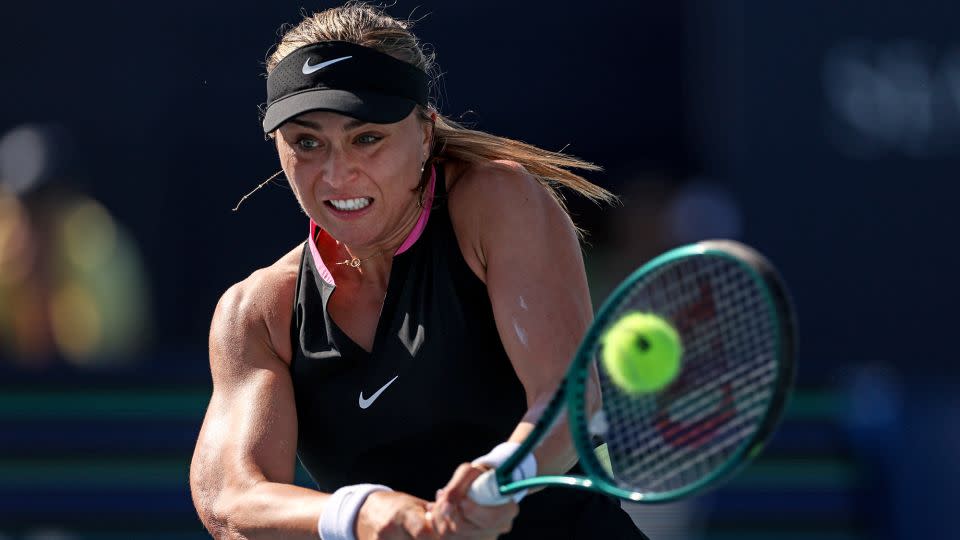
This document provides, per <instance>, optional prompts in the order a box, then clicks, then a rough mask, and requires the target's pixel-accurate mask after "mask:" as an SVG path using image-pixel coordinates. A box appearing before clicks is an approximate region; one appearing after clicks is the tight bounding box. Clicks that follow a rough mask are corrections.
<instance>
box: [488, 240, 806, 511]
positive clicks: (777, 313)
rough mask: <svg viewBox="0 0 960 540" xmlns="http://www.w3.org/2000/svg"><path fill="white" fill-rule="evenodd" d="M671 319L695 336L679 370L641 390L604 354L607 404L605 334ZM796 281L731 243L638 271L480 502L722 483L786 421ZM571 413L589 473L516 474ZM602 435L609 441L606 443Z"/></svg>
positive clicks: (703, 246) (661, 494) (656, 494)
mask: <svg viewBox="0 0 960 540" xmlns="http://www.w3.org/2000/svg"><path fill="white" fill-rule="evenodd" d="M633 312H643V313H653V314H655V315H657V316H659V317H660V318H662V319H665V320H666V321H668V322H670V323H671V324H672V325H673V327H674V328H675V329H676V330H677V332H678V334H679V336H680V338H681V342H682V344H683V350H684V353H683V358H682V359H681V367H680V372H679V373H678V375H677V377H676V378H674V379H673V380H672V382H670V383H669V384H667V385H666V386H665V387H663V388H661V389H660V390H657V391H654V392H650V393H644V394H640V395H637V394H631V393H628V392H626V391H624V390H622V389H621V388H620V387H619V386H618V385H617V384H615V383H614V382H613V380H612V379H611V378H610V376H609V375H607V373H606V371H605V370H604V368H603V364H602V362H599V365H598V370H599V374H600V389H601V393H602V396H603V404H602V407H601V408H600V409H599V410H598V411H596V412H595V413H593V414H588V411H587V405H586V391H585V390H586V384H587V379H588V376H589V372H590V367H591V366H592V365H593V364H594V363H595V362H598V360H599V355H600V350H601V347H602V344H601V338H602V337H603V335H604V334H605V332H606V330H607V329H608V328H609V327H610V326H611V325H613V324H615V323H616V322H617V321H618V320H619V319H620V318H621V317H623V316H624V315H626V314H628V313H633ZM794 324H795V323H794V315H793V309H792V307H791V303H790V299H789V297H788V293H787V290H786V287H785V286H784V284H783V282H782V281H781V279H780V277H779V276H778V274H777V272H776V270H775V269H774V268H773V266H772V265H771V264H770V263H769V262H767V260H766V259H765V258H764V257H763V256H761V255H760V254H759V253H757V252H756V251H754V250H753V249H751V248H749V247H747V246H745V245H743V244H740V243H737V242H733V241H729V240H713V241H705V242H699V243H695V244H691V245H687V246H684V247H680V248H677V249H674V250H671V251H669V252H667V253H665V254H663V255H660V256H659V257H657V258H655V259H653V260H652V261H650V262H649V263H647V264H646V265H644V266H642V267H641V268H639V269H638V270H637V271H635V272H634V273H633V274H632V275H630V277H628V278H627V279H626V281H624V282H623V283H622V284H620V285H619V286H618V287H617V289H616V290H615V291H614V292H613V294H611V295H610V297H609V298H608V299H607V300H606V301H605V303H604V304H603V306H602V307H601V308H600V310H599V311H598V312H597V315H596V318H595V320H594V322H593V324H592V325H591V326H590V328H589V329H588V330H587V333H586V336H585V337H584V339H583V342H582V343H581V344H580V347H579V348H578V350H577V353H576V355H575V356H574V358H573V362H572V363H571V365H570V368H569V370H568V371H567V373H566V375H565V377H564V380H563V382H562V383H561V385H560V388H559V389H558V390H557V393H556V394H555V395H554V396H553V398H552V399H551V401H550V403H549V404H548V406H547V408H546V409H545V411H544V413H543V415H542V416H541V417H540V420H539V421H538V422H537V424H536V425H535V427H534V429H533V430H532V432H531V433H530V435H529V436H528V437H527V439H526V440H524V441H523V442H522V443H521V445H520V447H519V448H518V449H517V450H516V451H515V452H514V453H513V454H512V455H511V456H510V457H509V458H507V460H506V461H505V462H504V463H503V464H502V465H501V466H500V467H497V468H496V469H493V470H490V471H487V472H485V473H484V474H483V475H481V476H480V477H478V478H477V479H476V480H475V481H474V483H473V484H472V486H471V489H470V492H469V493H470V497H471V498H472V499H473V500H475V501H476V502H478V503H480V504H487V505H493V504H503V503H504V502H506V501H507V500H509V499H508V498H507V496H508V495H510V494H512V493H515V492H517V491H520V490H524V489H529V488H533V487H538V486H565V487H573V488H581V489H588V490H593V491H599V492H602V493H605V494H608V495H612V496H615V497H619V498H621V499H625V500H630V501H637V502H649V503H657V502H668V501H674V500H678V499H681V498H685V497H689V496H691V495H694V494H696V493H700V492H702V491H703V490H705V489H707V488H709V487H712V486H716V485H717V484H718V483H720V482H721V481H722V480H724V479H726V478H729V477H730V476H731V475H733V473H734V472H736V471H737V470H738V469H740V468H741V467H743V466H744V465H745V464H746V463H748V462H749V461H750V460H751V459H752V458H754V457H755V456H756V455H757V454H758V453H759V452H760V451H761V449H762V448H763V446H764V444H765V443H766V441H767V440H768V439H769V438H770V435H771V434H772V433H773V431H774V429H775V428H776V426H777V423H778V422H779V420H780V417H781V414H782V412H783V409H784V405H785V403H786V401H787V399H788V396H789V394H790V391H791V388H792V385H793V378H794V358H795V341H796V330H795V326H794ZM564 410H566V412H567V418H568V421H569V424H570V433H571V435H572V437H573V443H574V446H575V448H576V451H577V454H578V457H579V460H580V465H581V467H582V469H583V471H584V472H585V476H537V477H532V478H527V479H524V480H520V481H512V478H513V474H512V473H513V470H514V468H515V467H517V466H518V464H519V463H520V462H521V461H522V460H523V458H524V457H526V456H527V455H528V454H530V453H531V452H533V450H534V449H535V448H536V447H537V445H538V443H539V442H540V441H541V439H542V438H543V437H544V436H545V435H546V434H547V433H548V432H549V431H550V429H551V427H552V426H553V425H554V423H555V422H557V421H559V418H560V415H561V413H562V412H563V411H564ZM598 438H602V439H603V440H604V441H605V446H601V447H599V448H597V449H595V446H596V444H595V441H596V440H597V439H598Z"/></svg>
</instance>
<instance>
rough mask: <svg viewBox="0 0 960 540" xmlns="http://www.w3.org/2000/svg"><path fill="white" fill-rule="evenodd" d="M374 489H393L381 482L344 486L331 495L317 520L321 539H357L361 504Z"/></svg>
mask: <svg viewBox="0 0 960 540" xmlns="http://www.w3.org/2000/svg"><path fill="white" fill-rule="evenodd" d="M374 491H393V490H392V489H390V488H388V487H387V486H381V485H379V484H356V485H353V486H344V487H342V488H340V489H338V490H336V491H334V492H333V494H332V495H330V498H329V499H327V503H326V504H325V505H324V507H323V513H321V514H320V519H319V520H318V521H317V532H319V533H320V538H321V540H357V536H356V534H354V531H353V528H354V525H355V524H356V522H357V514H359V513H360V506H362V505H363V502H364V501H366V500H367V496H368V495H370V494H371V493H373V492H374Z"/></svg>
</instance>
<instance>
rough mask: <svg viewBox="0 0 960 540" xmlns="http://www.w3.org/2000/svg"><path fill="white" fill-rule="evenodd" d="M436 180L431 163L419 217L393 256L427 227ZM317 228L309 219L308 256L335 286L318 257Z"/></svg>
mask: <svg viewBox="0 0 960 540" xmlns="http://www.w3.org/2000/svg"><path fill="white" fill-rule="evenodd" d="M436 182H437V168H436V167H435V166H434V165H431V166H430V180H429V181H427V189H426V190H425V192H424V196H423V210H421V211H420V217H419V218H418V219H417V223H416V225H414V226H413V230H411V231H410V234H408V235H407V238H406V239H404V241H403V243H402V244H400V247H399V248H397V251H396V252H395V253H394V254H393V255H394V257H396V256H397V255H400V254H401V253H404V252H406V251H407V250H409V249H410V248H411V247H413V245H414V244H415V243H416V242H417V240H419V239H420V236H422V235H423V231H424V229H426V228H427V221H429V220H430V210H431V208H433V196H434V191H435V188H436ZM318 229H319V232H320V233H322V232H323V229H320V227H319V226H318V225H317V224H316V222H314V221H313V220H312V219H311V220H310V232H309V235H308V236H307V244H308V245H309V246H310V256H311V257H313V264H314V266H315V267H316V268H317V271H318V272H319V273H320V278H321V279H323V281H325V282H327V283H329V284H330V285H333V286H334V287H336V285H337V284H336V282H335V281H334V280H333V274H331V273H330V269H329V268H327V265H326V264H324V263H323V259H322V258H320V251H319V250H318V249H317V240H316V238H317V234H318V232H317V231H318Z"/></svg>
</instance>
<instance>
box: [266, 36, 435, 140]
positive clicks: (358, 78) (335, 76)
mask: <svg viewBox="0 0 960 540" xmlns="http://www.w3.org/2000/svg"><path fill="white" fill-rule="evenodd" d="M429 82H430V78H429V77H428V76H427V74H426V73H424V72H423V71H422V70H420V69H418V68H417V67H415V66H413V65H411V64H408V63H407V62H404V61H402V60H398V59H396V58H394V57H392V56H390V55H388V54H385V53H382V52H379V51H377V50H374V49H371V48H369V47H364V46H362V45H357V44H355V43H348V42H344V41H324V42H320V43H314V44H311V45H306V46H304V47H300V48H299V49H297V50H295V51H293V52H291V53H290V54H288V55H287V56H286V57H285V58H284V59H283V60H281V61H280V62H279V63H278V64H277V66H276V67H275V68H274V69H273V71H271V72H270V75H269V76H268V77H267V111H266V115H265V117H264V126H263V127H264V131H267V132H269V131H272V130H274V129H276V128H277V127H278V126H279V125H280V124H282V123H283V122H285V121H286V120H289V119H290V118H292V117H293V116H295V115H296V114H300V113H303V112H306V111H308V110H331V111H334V112H341V113H343V114H348V115H350V116H357V117H359V118H362V119H364V120H368V121H372V122H379V123H384V121H385V120H390V121H397V120H399V119H402V118H403V116H406V114H409V112H410V109H412V107H413V105H415V104H419V105H422V106H426V105H427V99H428V96H429ZM303 94H309V96H304V95H303ZM400 105H403V106H402V107H401V106H400ZM401 109H406V110H405V112H403V111H401ZM401 112H403V116H401V117H400V118H396V116H397V115H399V114H401Z"/></svg>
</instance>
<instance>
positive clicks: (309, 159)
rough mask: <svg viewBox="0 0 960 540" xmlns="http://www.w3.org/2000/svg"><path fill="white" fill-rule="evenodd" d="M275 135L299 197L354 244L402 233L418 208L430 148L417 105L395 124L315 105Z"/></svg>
mask: <svg viewBox="0 0 960 540" xmlns="http://www.w3.org/2000/svg"><path fill="white" fill-rule="evenodd" d="M276 142H277V151H278V152H279V155H280V164H281V166H282V167H283V172H284V173H285V174H286V175H287V178H288V179H289V180H290V185H291V187H292V188H293V192H294V194H296V196H297V200H298V201H299V202H300V205H301V206H302V207H303V209H304V211H305V212H306V213H307V215H309V216H310V218H311V219H313V220H314V221H315V222H316V223H317V224H318V225H319V226H320V227H322V228H323V229H324V230H325V231H327V233H329V234H330V235H331V236H333V237H334V238H336V239H337V240H339V241H340V242H343V243H344V244H347V245H348V246H351V247H371V248H381V249H382V248H385V247H389V246H390V245H392V244H394V243H396V244H399V243H400V242H402V241H403V238H402V236H403V235H404V234H405V233H406V232H407V230H408V229H409V225H412V223H414V222H415V221H416V219H417V216H418V215H419V211H420V208H419V207H418V206H417V202H418V198H419V196H418V194H417V193H416V192H415V191H414V190H415V188H416V187H417V184H418V183H419V182H420V167H421V166H422V163H423V160H424V159H425V158H426V157H427V155H428V152H429V148H430V146H429V144H430V130H429V126H428V125H427V124H425V123H423V122H420V121H419V120H418V118H417V113H416V110H414V111H413V112H411V113H410V114H409V115H408V116H407V117H406V118H405V119H403V120H401V121H399V122H396V123H394V124H371V123H366V122H363V121H361V120H357V119H355V118H351V117H349V116H344V115H341V114H337V113H332V112H326V111H314V112H309V113H305V114H302V115H300V116H298V117H296V118H294V119H292V120H290V121H288V122H286V123H285V124H284V125H282V126H281V127H280V128H279V129H278V130H277V137H276Z"/></svg>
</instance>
